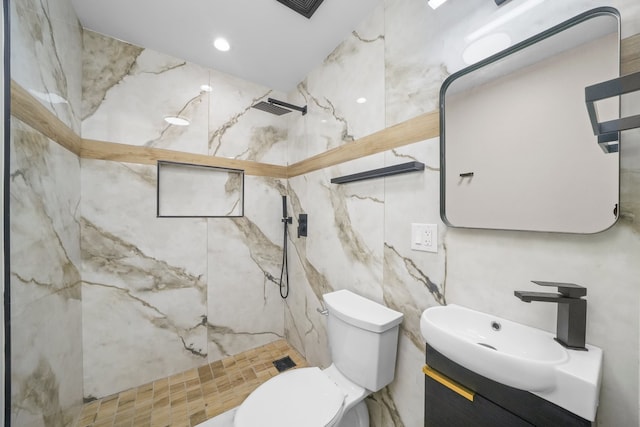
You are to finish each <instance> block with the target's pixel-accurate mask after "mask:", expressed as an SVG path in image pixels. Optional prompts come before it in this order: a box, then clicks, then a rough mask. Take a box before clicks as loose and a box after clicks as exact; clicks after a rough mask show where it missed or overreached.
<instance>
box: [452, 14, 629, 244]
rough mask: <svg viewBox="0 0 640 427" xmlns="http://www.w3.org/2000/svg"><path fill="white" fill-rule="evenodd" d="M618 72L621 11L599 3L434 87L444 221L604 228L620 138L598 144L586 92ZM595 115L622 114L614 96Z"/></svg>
mask: <svg viewBox="0 0 640 427" xmlns="http://www.w3.org/2000/svg"><path fill="white" fill-rule="evenodd" d="M619 69H620V17H619V13H618V11H617V10H616V9H613V8H610V7H601V8H596V9H593V10H590V11H587V12H585V13H582V14H580V15H578V16H576V17H574V18H572V19H570V20H568V21H565V22H563V23H561V24H559V25H557V26H555V27H553V28H551V29H549V30H547V31H544V32H542V33H540V34H538V35H536V36H534V37H532V38H530V39H527V40H525V41H523V42H521V43H518V44H516V45H514V46H513V47H511V48H508V49H506V50H504V51H502V52H499V53H497V54H495V55H493V56H491V57H489V58H487V59H485V60H483V61H480V62H478V63H477V64H474V65H472V66H470V67H467V68H465V69H463V70H461V71H458V72H456V73H454V74H452V75H451V76H449V77H448V78H447V79H446V80H445V82H444V83H443V85H442V88H441V91H440V166H441V167H440V185H441V188H440V209H441V212H440V214H441V217H442V219H443V221H444V222H445V223H446V224H447V225H449V226H452V227H463V228H483V229H501V230H525V231H544V232H564V233H584V234H589V233H597V232H600V231H603V230H606V229H608V228H609V227H611V226H612V225H613V224H614V223H615V222H616V220H617V218H618V201H619V166H620V165H619V154H618V140H617V138H616V140H615V141H611V145H610V146H609V147H608V148H609V149H608V150H606V151H605V150H603V149H602V148H601V146H600V145H599V140H598V137H597V136H596V135H594V133H593V127H592V125H591V123H590V118H589V113H588V111H587V106H586V103H585V88H586V87H588V86H591V85H594V84H598V83H601V82H603V81H606V80H610V79H613V78H616V77H618V76H619ZM598 110H599V113H600V114H602V116H603V117H607V118H612V119H616V118H619V117H620V111H619V100H618V99H617V98H615V99H609V100H606V101H601V104H599V105H598ZM616 136H618V135H616Z"/></svg>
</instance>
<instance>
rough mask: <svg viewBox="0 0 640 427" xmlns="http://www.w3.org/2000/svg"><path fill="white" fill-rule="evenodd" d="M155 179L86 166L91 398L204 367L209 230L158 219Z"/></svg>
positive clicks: (86, 334)
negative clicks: (207, 237)
mask: <svg viewBox="0 0 640 427" xmlns="http://www.w3.org/2000/svg"><path fill="white" fill-rule="evenodd" d="M155 178H156V177H155V168H154V167H153V166H136V165H126V164H122V163H116V162H105V161H99V160H83V161H82V215H83V218H82V255H83V272H82V278H83V296H84V298H83V339H84V366H85V386H84V390H85V391H84V392H85V396H93V397H103V396H105V395H108V394H111V393H114V392H117V391H121V390H124V389H126V388H129V387H133V386H136V385H140V384H144V383H146V382H148V381H151V380H154V379H157V378H161V377H166V376H169V375H171V374H173V373H176V372H180V371H184V370H187V369H190V368H195V367H198V366H200V365H202V364H203V363H204V362H205V361H206V360H207V345H206V316H207V311H206V301H207V284H206V271H207V265H206V247H207V241H206V228H207V223H206V221H205V220H204V219H192V218H188V219H187V218H156V216H155V215H156V213H155V191H156V188H155ZM125 188H126V191H123V189H125Z"/></svg>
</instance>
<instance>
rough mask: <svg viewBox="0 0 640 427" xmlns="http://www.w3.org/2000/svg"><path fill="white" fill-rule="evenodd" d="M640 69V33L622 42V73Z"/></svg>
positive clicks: (623, 74) (625, 73)
mask: <svg viewBox="0 0 640 427" xmlns="http://www.w3.org/2000/svg"><path fill="white" fill-rule="evenodd" d="M638 71H640V34H636V35H635V36H631V37H627V38H626V39H623V40H622V41H621V42H620V75H622V76H625V75H627V74H631V73H635V72H638Z"/></svg>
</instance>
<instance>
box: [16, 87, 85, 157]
mask: <svg viewBox="0 0 640 427" xmlns="http://www.w3.org/2000/svg"><path fill="white" fill-rule="evenodd" d="M11 115H12V116H14V117H15V118H17V119H19V120H21V121H22V122H24V123H26V124H27V125H29V126H31V127H32V128H34V129H35V130H37V131H38V132H40V133H42V134H43V135H45V136H46V137H47V138H49V139H52V140H54V141H55V142H57V143H58V144H60V145H62V146H63V147H64V148H66V149H67V150H69V151H71V152H72V153H75V154H77V155H80V147H81V146H82V139H81V138H80V137H79V136H78V135H77V134H76V133H75V132H74V131H73V130H72V129H71V128H69V126H67V125H66V124H65V123H63V122H62V120H60V119H59V118H58V117H56V115H55V114H53V113H52V112H51V111H49V110H48V109H47V107H45V106H44V105H42V103H41V102H40V101H38V100H37V99H35V98H34V97H33V96H32V95H31V94H30V93H29V92H28V91H27V90H25V89H24V88H23V87H22V86H20V85H19V84H18V83H16V82H15V81H14V80H13V79H12V80H11Z"/></svg>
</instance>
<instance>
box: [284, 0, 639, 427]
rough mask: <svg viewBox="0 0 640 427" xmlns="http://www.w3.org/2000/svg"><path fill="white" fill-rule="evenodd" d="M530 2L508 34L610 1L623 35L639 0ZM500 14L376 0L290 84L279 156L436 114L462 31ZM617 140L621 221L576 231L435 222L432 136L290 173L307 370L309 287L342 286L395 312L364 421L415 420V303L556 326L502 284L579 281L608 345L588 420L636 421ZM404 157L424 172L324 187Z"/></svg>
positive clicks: (630, 269)
mask: <svg viewBox="0 0 640 427" xmlns="http://www.w3.org/2000/svg"><path fill="white" fill-rule="evenodd" d="M470 3H471V4H470ZM538 3H539V5H538V6H537V7H536V8H535V9H533V10H530V11H528V12H527V13H526V14H524V15H521V16H520V17H519V18H518V19H516V20H514V21H513V22H512V23H511V24H510V27H509V29H508V30H509V31H510V34H511V37H512V41H513V42H517V41H519V40H522V39H524V38H526V37H529V36H531V35H533V34H535V33H537V32H539V31H541V30H543V29H545V28H548V27H551V26H553V25H555V24H557V23H559V22H561V21H563V20H565V19H568V18H569V17H571V16H573V15H576V14H578V13H580V12H582V11H585V10H588V9H590V8H592V7H597V6H602V5H611V6H614V7H617V8H618V9H619V10H620V12H621V15H622V30H623V36H629V35H631V34H635V33H637V32H638V31H640V28H638V22H640V20H639V19H638V17H639V16H640V7H639V6H638V5H637V3H636V2H633V1H627V0H619V1H609V2H599V1H578V0H572V1H566V2H562V4H560V3H556V2H544V1H543V2H538ZM514 5H515V3H514V4H512V6H514ZM497 10H498V9H497V8H496V6H495V3H494V2H490V1H480V0H473V1H472V2H468V1H467V2H462V3H460V2H458V3H456V2H454V1H451V2H450V4H449V3H448V4H446V5H445V6H442V7H441V8H440V9H438V10H437V11H433V10H431V9H430V8H429V7H428V5H427V4H426V2H424V1H416V0H385V1H384V2H383V4H382V5H381V6H380V7H379V8H378V9H376V10H375V12H374V13H373V14H372V15H371V16H370V17H369V18H368V19H366V20H365V21H364V22H363V23H362V24H361V26H360V27H359V28H358V29H357V30H356V31H355V32H354V34H353V35H352V37H348V38H347V39H345V41H344V42H343V43H342V44H341V45H340V46H338V47H337V48H336V50H335V51H334V52H333V53H332V54H331V55H329V57H328V58H327V59H326V61H325V62H324V63H323V64H322V65H321V66H319V67H318V68H317V69H316V70H314V71H313V72H311V73H310V74H309V75H308V77H307V78H306V80H305V81H303V82H302V83H301V84H300V85H299V86H298V88H297V90H296V91H293V92H292V93H291V94H290V97H291V99H294V100H301V99H305V100H310V101H309V104H310V112H309V114H308V115H307V116H306V117H305V118H304V119H302V120H298V122H297V123H294V124H293V125H292V131H291V132H293V134H294V135H295V136H296V139H299V137H300V136H304V137H305V138H306V142H305V144H304V145H296V144H293V143H292V144H291V145H290V147H289V159H290V161H291V162H294V161H298V160H300V159H302V158H305V157H308V156H309V155H313V154H316V153H318V152H321V151H323V150H325V149H327V148H332V147H336V146H339V145H342V144H344V143H347V142H349V141H350V140H351V139H352V138H358V137H359V136H362V134H361V133H360V130H363V131H364V132H370V131H373V130H377V129H381V128H383V127H386V126H391V125H393V124H396V123H398V122H401V121H403V120H406V119H409V118H412V117H414V116H416V115H418V114H420V113H423V112H428V111H432V110H435V109H436V108H437V105H438V95H439V89H440V85H441V83H442V81H443V80H444V79H445V78H446V77H447V76H448V75H449V74H451V73H452V72H455V71H457V70H459V69H461V68H462V67H463V66H464V64H463V62H462V61H461V60H460V59H459V58H461V53H462V50H463V48H464V44H463V37H464V36H465V35H466V34H467V33H468V32H470V31H472V30H474V29H476V28H478V27H480V26H482V25H484V24H485V23H486V22H488V21H489V20H490V19H492V17H493V14H494V13H496V11H497ZM469 11H472V12H469ZM460 16H464V19H460ZM358 36H359V37H358ZM373 39H375V41H374V42H367V41H370V40H373ZM365 40H366V41H365ZM365 68H366V72H363V70H364V69H365ZM340 76H341V77H340ZM355 78H360V79H364V80H366V84H364V85H363V86H362V87H366V88H367V91H368V93H375V94H376V95H373V96H372V95H362V96H365V97H367V98H370V101H372V102H371V103H370V102H367V103H366V104H362V105H359V106H356V104H355V103H354V100H355V98H357V97H359V96H360V95H359V94H357V93H355V92H357V89H358V88H359V87H358V86H357V85H353V86H348V85H345V87H342V86H341V85H340V82H341V81H351V80H350V79H355ZM352 88H353V90H351V89H352ZM363 93H364V92H363ZM629 103H632V101H630V102H629ZM362 107H363V108H362ZM636 107H637V106H636ZM357 108H362V110H357ZM623 108H624V105H623ZM635 111H637V108H636V110H635ZM380 113H383V114H384V117H380V116H379V114H380ZM323 120H324V121H323ZM625 141H630V142H629V143H627V144H626V145H625V144H624V142H623V149H622V156H621V159H622V161H621V163H622V171H621V182H622V190H621V209H622V215H621V219H620V220H619V221H618V223H617V224H616V225H615V226H614V227H612V228H611V229H610V230H607V231H605V232H603V233H599V234H596V235H588V236H577V235H567V234H549V233H527V232H504V231H489V230H463V229H452V228H447V227H446V226H445V225H444V224H443V223H442V222H441V220H440V217H439V141H438V139H432V140H427V141H422V142H419V143H416V144H412V145H409V146H406V147H402V148H399V149H395V150H392V151H389V152H386V153H383V154H380V155H374V156H370V157H367V158H363V159H359V160H357V161H353V162H349V163H346V164H342V165H339V166H335V167H331V168H327V169H325V170H322V171H317V172H313V173H310V174H307V175H304V176H301V177H296V178H293V179H290V180H289V194H290V202H291V205H292V208H293V210H294V211H295V212H296V213H298V212H305V213H307V214H308V215H309V236H308V237H307V238H299V239H298V238H295V236H293V237H291V243H292V246H293V247H294V248H295V250H294V251H292V254H291V257H290V265H291V266H292V269H293V273H292V283H293V285H292V293H291V296H290V298H289V300H288V302H287V308H286V314H285V318H286V320H285V321H286V326H285V328H286V332H285V333H286V337H287V339H288V340H289V341H290V342H291V343H292V344H293V345H295V346H296V347H297V348H298V349H299V350H300V351H302V353H303V354H305V356H306V358H307V360H309V362H310V363H311V364H318V365H321V366H326V365H328V364H329V363H330V356H329V355H328V353H327V347H326V341H327V337H326V329H325V326H324V322H325V320H324V318H323V317H322V316H320V315H319V314H318V313H317V312H316V308H318V307H320V304H321V303H320V300H321V295H322V294H323V293H324V292H327V291H331V290H335V289H342V288H347V289H351V290H354V291H355V292H358V293H360V294H362V295H365V296H367V297H369V298H372V299H374V300H377V301H379V302H383V303H385V304H387V305H389V306H391V307H393V308H395V309H397V310H399V311H402V312H403V313H404V314H405V320H404V323H403V325H402V334H401V337H400V342H399V354H398V366H397V372H396V374H397V375H396V380H395V381H394V382H393V383H392V384H391V385H390V386H389V387H387V388H386V389H384V390H383V391H382V392H380V393H377V394H375V395H374V396H372V397H370V398H369V399H368V400H367V402H368V406H369V410H370V413H371V416H372V425H376V426H395V427H398V426H412V427H413V426H420V425H423V421H422V420H423V414H422V408H423V405H424V402H423V391H422V390H423V384H424V383H423V382H424V379H423V375H422V373H421V371H420V368H421V366H422V364H423V363H424V342H423V339H422V337H421V334H420V331H419V316H420V314H421V312H422V311H423V310H424V309H425V308H427V307H430V306H434V305H439V304H446V303H457V304H461V305H465V306H468V307H471V308H474V309H478V310H482V311H487V312H491V313H495V314H498V315H501V316H505V317H507V318H511V319H514V320H516V321H520V322H523V323H526V324H529V325H532V326H536V327H539V328H543V329H547V330H550V331H554V330H555V310H556V308H555V307H553V306H550V305H549V306H547V305H545V304H537V305H536V304H531V305H526V306H523V304H522V302H520V301H519V300H517V299H516V298H515V297H513V291H514V290H516V289H533V287H534V285H532V284H530V283H529V282H530V280H558V281H568V282H575V283H579V284H583V285H584V286H587V287H588V289H589V295H588V300H589V318H588V326H587V330H588V332H587V340H588V341H589V342H590V343H592V344H594V345H597V346H600V347H602V348H603V349H604V352H605V366H604V380H603V388H602V395H601V406H600V410H599V421H598V425H637V424H638V408H639V405H638V397H639V396H638V377H639V372H638V360H639V351H640V343H639V340H638V336H639V332H640V328H639V326H640V325H639V320H640V319H639V317H638V311H639V310H638V309H639V304H640V292H639V287H638V284H639V283H638V280H637V277H638V276H639V273H640V266H639V265H638V263H637V262H635V261H634V260H637V259H640V258H639V256H640V235H639V231H640V230H639V228H638V224H637V220H635V218H636V217H637V215H638V212H639V211H638V208H639V207H640V205H639V204H638V200H640V193H639V191H638V188H640V187H639V186H638V182H637V177H638V176H639V175H638V171H639V166H638V165H639V164H640V149H639V148H638V145H639V143H640V135H639V134H638V133H629V134H628V135H625ZM631 141H634V142H635V143H634V142H631ZM411 160H418V161H421V162H423V163H425V166H426V167H425V171H424V173H414V174H406V175H400V176H394V177H389V178H385V179H381V180H377V181H364V182H360V183H354V184H347V185H342V186H336V185H332V184H330V183H329V181H330V178H332V177H334V176H338V175H343V174H348V173H353V172H357V171H362V170H367V169H371V168H376V167H381V166H388V165H393V164H397V163H402V162H406V161H411ZM412 222H422V223H435V224H438V228H439V239H438V240H439V241H438V249H439V250H438V253H435V254H433V253H424V252H415V251H412V250H411V249H410V244H409V243H410V227H411V223H412Z"/></svg>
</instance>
